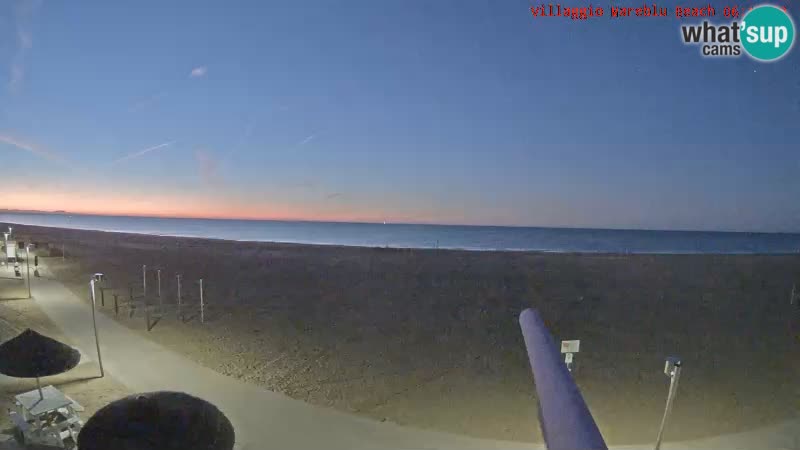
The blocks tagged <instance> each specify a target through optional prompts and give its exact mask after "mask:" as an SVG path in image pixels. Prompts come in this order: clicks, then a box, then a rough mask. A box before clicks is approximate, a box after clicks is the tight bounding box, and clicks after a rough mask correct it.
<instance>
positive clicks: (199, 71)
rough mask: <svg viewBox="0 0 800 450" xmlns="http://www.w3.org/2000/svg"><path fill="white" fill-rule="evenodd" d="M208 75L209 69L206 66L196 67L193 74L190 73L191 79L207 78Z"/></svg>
mask: <svg viewBox="0 0 800 450" xmlns="http://www.w3.org/2000/svg"><path fill="white" fill-rule="evenodd" d="M206 73H208V67H206V66H200V67H195V68H194V69H192V71H191V73H189V77H190V78H200V77H204V76H206Z"/></svg>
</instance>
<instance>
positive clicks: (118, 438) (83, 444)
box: [78, 391, 235, 450]
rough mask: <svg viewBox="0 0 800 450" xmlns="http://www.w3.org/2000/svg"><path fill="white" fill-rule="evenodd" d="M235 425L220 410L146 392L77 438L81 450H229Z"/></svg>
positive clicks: (112, 408) (101, 416)
mask: <svg viewBox="0 0 800 450" xmlns="http://www.w3.org/2000/svg"><path fill="white" fill-rule="evenodd" d="M234 440H235V433H234V431H233V425H231V422H230V421H229V420H228V418H227V417H225V415H224V414H223V413H222V412H221V411H220V410H219V409H217V407H216V406H214V405H212V404H211V403H209V402H207V401H205V400H203V399H200V398H197V397H193V396H191V395H189V394H185V393H182V392H170V391H161V392H148V393H144V394H135V395H131V396H129V397H125V398H123V399H120V400H117V401H114V402H112V403H109V404H108V405H106V406H104V407H103V408H101V409H100V410H99V411H97V412H96V413H95V414H94V415H93V416H92V417H91V418H90V419H89V420H88V421H86V425H84V426H83V428H82V429H81V433H80V434H79V435H78V450H108V449H115V450H184V449H193V450H231V449H232V448H233V443H234Z"/></svg>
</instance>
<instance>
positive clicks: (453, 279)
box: [4, 225, 800, 445]
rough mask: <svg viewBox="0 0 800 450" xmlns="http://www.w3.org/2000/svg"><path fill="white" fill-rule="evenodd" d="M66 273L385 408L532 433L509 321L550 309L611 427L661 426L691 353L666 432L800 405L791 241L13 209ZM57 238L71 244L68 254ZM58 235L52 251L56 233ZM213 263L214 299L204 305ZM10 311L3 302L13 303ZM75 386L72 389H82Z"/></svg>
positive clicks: (203, 355) (461, 425)
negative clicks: (142, 227) (300, 241)
mask: <svg viewBox="0 0 800 450" xmlns="http://www.w3.org/2000/svg"><path fill="white" fill-rule="evenodd" d="M15 233H16V234H17V238H18V239H20V240H25V241H32V242H36V243H38V249H37V250H36V254H38V255H40V257H41V258H47V265H48V268H49V269H50V270H51V271H52V272H53V273H54V274H55V275H56V276H57V278H58V279H59V280H61V281H62V282H64V283H65V284H66V285H67V286H69V287H70V289H71V290H73V291H74V292H76V293H78V294H79V295H80V296H81V297H82V298H87V299H88V289H87V286H86V280H87V279H88V275H89V274H91V273H94V272H104V273H105V274H106V275H107V282H106V286H107V287H108V288H110V289H109V290H108V291H106V292H105V302H106V306H105V307H104V308H103V310H104V312H105V313H106V314H110V315H112V316H113V315H114V311H113V307H112V304H113V301H112V300H111V299H112V297H113V294H114V293H116V294H117V295H118V296H119V298H120V300H122V299H127V297H128V295H129V294H128V292H129V287H130V286H132V287H134V290H135V293H136V295H140V294H141V291H142V288H141V271H142V265H143V264H145V265H147V266H148V267H150V268H153V269H155V268H160V269H161V274H162V297H161V300H159V299H158V298H157V297H156V295H155V291H156V287H155V286H156V275H155V272H152V273H150V275H149V276H148V294H149V296H148V302H150V303H151V304H153V305H156V304H158V303H159V302H160V301H161V302H164V303H166V304H173V303H175V298H176V292H175V285H176V283H175V274H176V273H180V274H182V277H183V280H184V281H183V298H184V301H185V303H186V304H187V305H189V306H187V307H186V308H185V310H184V312H186V314H187V316H188V318H189V320H180V319H178V318H177V314H176V313H175V310H174V309H170V312H169V313H168V314H166V315H164V317H162V318H161V319H160V320H159V321H158V322H157V323H155V325H154V326H153V327H152V329H151V330H150V331H147V329H146V326H145V317H144V314H143V313H142V312H141V311H139V312H137V313H136V314H134V316H133V317H129V315H128V314H127V310H125V311H124V312H121V313H120V315H119V316H118V320H119V322H120V323H122V324H124V325H126V326H128V327H130V328H131V329H134V330H136V331H137V332H139V333H141V334H142V335H144V336H147V337H148V338H149V339H153V340H154V341H157V342H159V343H160V344H162V345H164V346H166V347H168V348H170V349H173V350H175V351H177V352H180V353H182V354H184V355H186V356H187V357H189V358H190V359H193V360H195V361H197V362H198V363H200V364H202V365H204V366H207V367H209V368H211V369H213V370H215V371H217V372H219V373H222V374H225V375H228V376H231V377H236V378H239V379H242V380H244V381H246V382H249V383H252V384H255V385H259V386H263V387H265V388H267V389H270V390H273V391H277V392H282V393H285V394H287V395H289V396H292V397H294V398H297V399H300V400H304V401H307V402H309V403H312V404H317V405H323V406H328V407H332V408H336V409H339V410H343V411H348V412H352V413H356V414H360V415H364V416H367V417H371V418H374V419H376V420H388V421H392V422H396V423H399V424H408V425H414V426H418V427H423V428H429V429H435V430H441V431H448V432H454V433H460V434H465V435H470V436H475V437H483V438H496V439H506V440H519V441H532V442H540V441H541V436H539V430H538V425H537V422H536V402H535V394H534V386H533V380H532V376H531V374H530V370H529V367H528V361H527V359H526V356H525V350H524V346H523V343H522V337H521V335H520V332H519V327H518V324H517V316H518V314H519V312H520V311H521V310H522V309H524V308H526V307H535V308H537V309H539V310H540V311H541V313H542V315H543V317H544V318H545V320H546V321H547V323H548V325H549V326H550V328H551V331H552V333H553V335H554V336H555V337H556V339H581V353H580V354H579V355H577V358H576V360H577V367H576V371H575V378H576V380H577V382H578V384H579V385H580V387H581V389H582V391H583V393H584V395H585V397H586V400H587V402H588V404H589V406H590V408H591V410H592V412H593V413H594V415H595V418H596V420H597V422H598V424H599V426H600V428H601V430H602V432H603V434H604V436H605V437H606V439H607V441H608V442H609V443H610V444H613V445H621V444H636V443H643V442H649V441H652V440H653V439H654V437H655V435H656V433H657V429H658V425H659V421H660V419H661V414H662V412H663V407H664V401H665V397H666V392H667V387H668V379H667V378H666V377H665V376H664V375H663V373H662V370H663V361H664V358H665V357H666V356H668V355H678V356H680V357H681V358H682V360H683V363H684V369H683V375H682V379H681V386H680V390H679V393H678V399H677V401H676V405H675V412H674V416H673V419H672V422H671V425H670V429H669V431H668V433H667V439H673V440H678V439H680V440H684V439H694V438H700V437H706V436H715V435H719V434H726V433H732V432H738V431H746V430H750V429H754V428H757V427H760V426H765V425H770V424H773V423H777V422H779V421H781V420H783V419H788V418H792V417H796V416H797V415H798V407H800V387H799V386H798V385H797V383H796V380H797V379H798V376H800V338H798V336H800V331H798V330H799V329H800V324H798V322H799V321H800V312H799V311H798V309H797V308H796V307H793V306H792V305H790V304H789V293H790V291H791V288H792V284H793V283H795V282H797V283H798V284H799V285H800V256H799V255H774V256H758V255H744V256H720V255H574V254H539V253H529V252H520V253H502V252H466V251H446V250H407V249H403V250H399V249H386V248H352V247H334V246H330V247H326V246H309V245H293V244H273V243H252V242H232V241H220V240H203V239H193V238H172V237H157V236H145V235H133V234H122V233H104V232H93V231H78V230H63V229H55V228H43V227H33V226H22V225H19V226H15ZM62 244H63V245H64V248H65V249H66V258H65V259H64V260H62V259H61V257H60V256H61V255H60V248H61V245H62ZM48 246H50V247H52V250H48ZM200 278H203V279H204V286H205V295H204V300H205V302H206V304H207V306H208V308H207V310H206V311H205V319H206V320H205V323H203V324H201V323H200V321H199V319H198V317H197V314H196V313H197V311H198V307H197V305H198V303H199V298H198V297H199V296H198V291H199V289H198V286H197V285H196V284H195V283H194V282H195V281H196V280H198V279H200ZM4 318H5V316H4ZM76 400H78V401H80V399H77V398H76Z"/></svg>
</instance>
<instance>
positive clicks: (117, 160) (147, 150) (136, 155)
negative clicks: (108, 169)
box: [111, 141, 178, 165]
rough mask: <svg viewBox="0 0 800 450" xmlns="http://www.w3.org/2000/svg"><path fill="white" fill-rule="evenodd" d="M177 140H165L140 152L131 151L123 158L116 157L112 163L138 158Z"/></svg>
mask: <svg viewBox="0 0 800 450" xmlns="http://www.w3.org/2000/svg"><path fill="white" fill-rule="evenodd" d="M176 142H178V141H170V142H164V143H163V144H158V145H154V146H152V147H149V148H146V149H144V150H139V151H138V152H134V153H131V154H129V155H125V156H123V157H122V158H119V159H115V160H114V161H112V162H111V164H112V165H113V164H119V163H121V162H124V161H129V160H131V159H135V158H138V157H140V156H142V155H144V154H147V153H150V152H152V151H156V150H158V149H160V148H164V147H169V146H170V145H172V144H174V143H176Z"/></svg>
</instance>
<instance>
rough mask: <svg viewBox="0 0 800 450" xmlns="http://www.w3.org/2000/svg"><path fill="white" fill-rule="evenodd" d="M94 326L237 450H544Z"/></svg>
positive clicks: (126, 377) (82, 324) (60, 299)
mask: <svg viewBox="0 0 800 450" xmlns="http://www.w3.org/2000/svg"><path fill="white" fill-rule="evenodd" d="M32 284H33V295H34V298H35V301H36V302H37V303H38V304H39V306H40V307H41V308H42V309H43V310H44V312H45V313H46V314H47V315H48V316H49V317H50V319H51V320H52V321H53V322H54V323H55V324H56V325H57V326H58V327H59V328H61V330H62V331H63V332H64V334H65V336H66V337H67V338H68V339H70V340H71V341H72V343H73V345H75V346H76V347H78V348H79V349H80V351H81V353H82V354H83V355H84V356H86V357H87V359H91V360H96V351H95V341H94V333H93V328H92V319H91V317H92V315H91V307H90V306H89V305H88V302H84V301H81V300H80V299H79V298H77V297H76V296H75V295H74V294H73V293H72V292H71V291H69V290H68V289H67V288H66V287H65V286H64V285H62V284H61V283H59V282H58V281H55V280H52V279H47V278H36V279H35V280H34V282H33V283H32ZM87 284H88V277H87ZM97 325H98V329H99V330H100V342H101V351H102V357H103V363H104V366H105V368H106V372H107V373H109V374H112V375H113V376H114V378H116V379H117V380H119V381H120V382H121V383H123V384H124V385H126V386H127V387H128V388H130V389H131V390H133V391H137V392H144V391H156V390H177V391H183V392H187V393H189V394H192V395H196V396H198V397H201V398H204V399H206V400H208V401H210V402H212V403H214V404H215V405H217V407H219V408H220V409H221V410H222V411H223V412H224V413H225V414H226V415H227V416H228V418H229V419H230V420H231V422H233V425H234V427H235V429H236V441H237V448H238V449H240V450H264V449H273V448H274V449H294V448H325V449H331V450H335V449H365V450H367V449H369V450H373V449H396V450H400V449H426V450H427V449H465V450H466V449H475V450H477V449H509V450H510V449H514V450H517V449H519V450H522V449H525V450H532V449H541V448H543V447H542V446H541V445H531V444H524V443H519V442H508V441H492V440H482V439H473V438H469V437H465V436H458V435H454V434H447V433H439V432H432V431H426V430H420V429H414V428H409V427H401V426H398V425H395V424H391V423H380V422H376V421H373V420H368V419H365V418H361V417H357V416H353V415H349V414H345V413H340V412H337V411H334V410H331V409H326V408H321V407H316V406H313V405H309V404H307V403H305V402H301V401H298V400H294V399H291V398H289V397H286V396H284V395H281V394H277V393H274V392H271V391H268V390H265V389H262V388H259V387H257V386H253V385H249V384H246V383H243V382H241V381H238V380H235V379H232V378H228V377H225V376H223V375H220V374H218V373H216V372H214V371H212V370H210V369H208V368H205V367H203V366H200V365H198V364H196V363H194V362H193V361H190V360H189V359H187V358H185V357H183V356H181V355H180V354H177V353H175V352H173V351H171V350H168V349H166V348H164V347H162V346H160V345H158V344H156V343H154V342H152V341H150V340H148V339H146V338H143V337H141V336H139V335H137V334H136V333H135V332H133V331H131V330H129V329H128V328H126V327H125V326H123V325H120V324H118V323H117V322H115V321H114V320H113V319H112V318H110V317H108V316H106V315H105V314H103V313H102V312H101V311H100V310H99V309H98V314H97ZM478 395H479V394H478ZM536 426H538V425H537V424H536V423H531V428H533V427H536ZM798 442H800V420H796V421H791V422H786V423H783V424H779V425H776V426H774V427H770V428H765V429H761V430H758V431H755V432H748V433H743V434H740V435H728V436H723V437H719V438H712V439H704V440H699V441H692V442H681V443H672V444H670V443H667V444H665V445H664V446H663V448H665V449H670V448H676V449H677V448H732V449H737V448H786V449H789V448H797V447H796V446H797V443H798ZM0 448H2V447H0ZM623 448H626V449H636V448H652V446H649V445H648V446H635V447H623Z"/></svg>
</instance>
